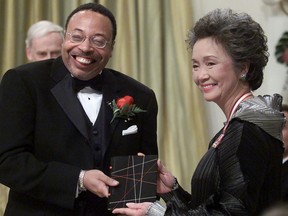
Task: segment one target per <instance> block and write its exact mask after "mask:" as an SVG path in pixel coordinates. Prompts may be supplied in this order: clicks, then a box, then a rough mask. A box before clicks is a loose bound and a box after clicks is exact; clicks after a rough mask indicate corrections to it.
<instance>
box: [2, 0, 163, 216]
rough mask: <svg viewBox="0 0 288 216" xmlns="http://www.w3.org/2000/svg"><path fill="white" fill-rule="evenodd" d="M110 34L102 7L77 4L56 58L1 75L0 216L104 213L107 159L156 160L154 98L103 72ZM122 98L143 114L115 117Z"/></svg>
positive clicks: (111, 25) (110, 21)
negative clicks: (0, 206)
mask: <svg viewBox="0 0 288 216" xmlns="http://www.w3.org/2000/svg"><path fill="white" fill-rule="evenodd" d="M116 32H117V31H116V21H115V18H114V16H113V14H112V13H111V12H110V11H109V10H108V9H107V8H105V7H104V6H102V5H100V4H96V3H87V4H84V5H80V6H79V7H78V8H76V9H75V10H74V11H72V13H71V14H70V15H69V16H68V18H67V21H66V25H65V34H64V42H63V45H62V56H61V57H58V58H56V59H50V60H46V61H40V62H33V63H29V64H26V65H22V66H19V67H17V68H14V69H11V70H9V71H7V72H6V73H5V75H4V77H3V80H2V82H1V85H0V131H1V132H0V173H1V174H0V182H1V183H3V184H5V185H6V186H8V187H10V194H9V200H8V204H7V207H6V210H5V214H4V215H5V216H19V215H21V216H26V215H29V216H34V215H35V216H36V215H37V216H39V215H48V216H49V215H51V216H52V215H53V216H55V215H59V216H60V215H61V216H73V215H77V216H78V215H79V216H80V215H81V216H82V215H83V216H84V215H85V216H90V215H93V216H100V215H101V216H105V215H110V214H111V213H110V212H109V211H108V210H107V197H108V196H109V187H114V186H117V184H118V182H117V181H115V180H113V179H111V178H109V177H108V175H109V166H110V159H111V157H112V156H116V155H117V156H118V155H135V154H137V153H138V152H142V153H144V154H146V155H149V154H154V155H155V154H158V150H157V133H156V128H157V125H156V119H157V112H158V107H157V102H156V97H155V94H154V92H153V91H152V90H151V89H149V88H148V87H146V86H144V85H143V84H141V83H139V82H137V81H136V80H134V79H132V78H130V77H128V76H126V75H124V74H122V73H120V72H117V71H115V70H112V69H108V68H105V66H106V64H107V62H108V61H109V58H110V57H111V56H112V51H113V46H114V43H115V37H116ZM125 96H129V97H125ZM124 98H129V104H130V105H129V104H126V105H125V106H124V108H125V107H126V108H127V107H134V108H135V106H136V107H137V108H141V109H142V110H144V112H139V113H138V112H136V111H137V110H139V109H130V110H129V112H126V115H121V113H122V112H119V110H121V111H123V108H122V109H121V106H120V103H119V104H118V102H119V101H120V100H118V99H122V101H123V99H124ZM116 103H117V104H118V105H119V107H117V104H116ZM122 105H123V104H122ZM115 106H116V107H115ZM122 114H123V113H122ZM113 117H114V118H113Z"/></svg>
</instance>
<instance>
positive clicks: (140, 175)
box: [108, 155, 158, 210]
mask: <svg viewBox="0 0 288 216" xmlns="http://www.w3.org/2000/svg"><path fill="white" fill-rule="evenodd" d="M157 158H158V157H157V155H145V156H136V155H131V156H116V157H112V159H111V166H112V169H111V178H113V179H115V180H117V181H119V183H120V184H119V185H118V186H117V187H109V190H110V194H111V195H110V196H109V198H108V199H109V200H108V201H109V203H108V209H109V210H113V209H114V208H124V207H127V206H126V203H128V202H134V203H140V202H154V201H156V189H157V188H156V187H157Z"/></svg>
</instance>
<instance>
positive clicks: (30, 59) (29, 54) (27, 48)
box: [26, 47, 33, 61]
mask: <svg viewBox="0 0 288 216" xmlns="http://www.w3.org/2000/svg"><path fill="white" fill-rule="evenodd" d="M26 57H27V59H28V60H29V61H32V59H33V57H32V52H31V49H30V48H29V47H26Z"/></svg>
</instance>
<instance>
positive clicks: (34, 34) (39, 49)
mask: <svg viewBox="0 0 288 216" xmlns="http://www.w3.org/2000/svg"><path fill="white" fill-rule="evenodd" d="M62 42H63V28H62V27H61V26H59V25H57V24H55V23H52V22H50V21H47V20H41V21H39V22H36V23H34V24H33V25H31V26H30V28H29V29H28V32H27V38H26V40H25V43H26V56H27V59H28V60H29V61H31V62H32V61H40V60H45V59H50V58H57V57H58V56H60V55H61V45H62Z"/></svg>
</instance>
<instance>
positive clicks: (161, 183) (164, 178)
mask: <svg viewBox="0 0 288 216" xmlns="http://www.w3.org/2000/svg"><path fill="white" fill-rule="evenodd" d="M157 165H158V178H157V193H159V194H162V193H168V192H170V191H171V190H172V188H173V186H174V183H175V177H174V176H173V175H172V173H171V172H170V171H169V170H167V168H166V167H165V166H164V165H163V164H162V163H161V161H160V160H159V159H158V161H157Z"/></svg>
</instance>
